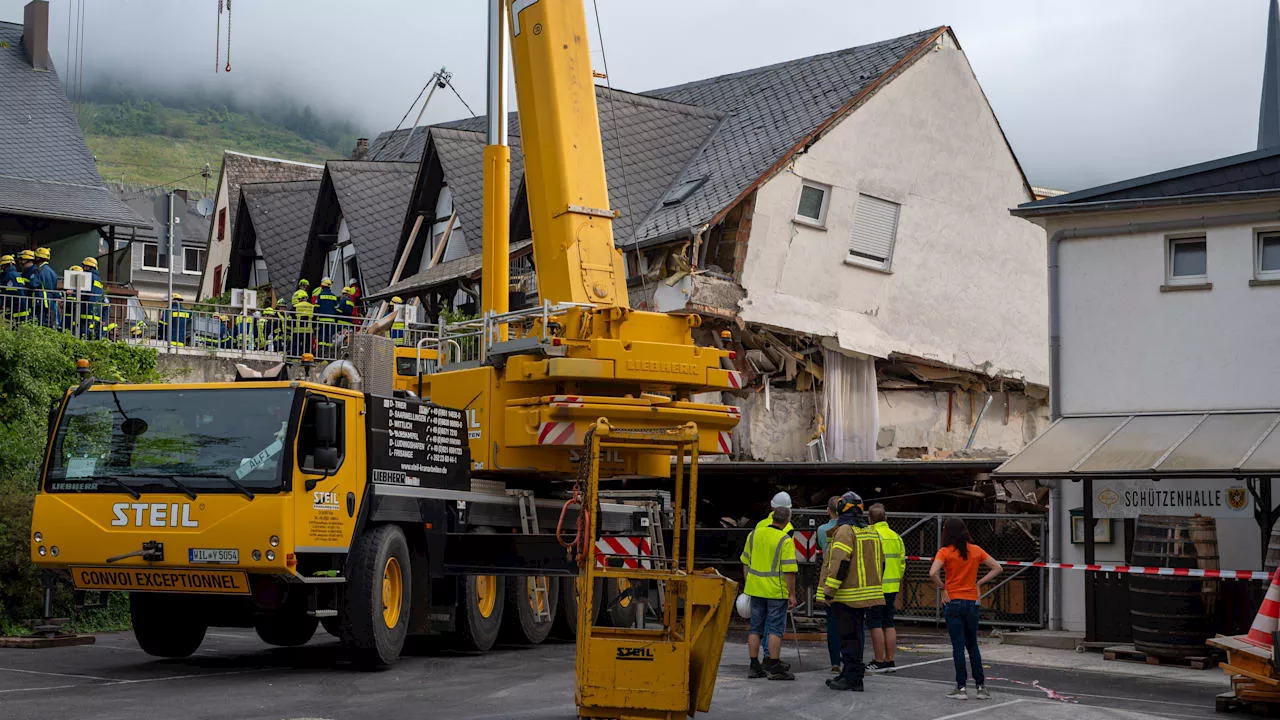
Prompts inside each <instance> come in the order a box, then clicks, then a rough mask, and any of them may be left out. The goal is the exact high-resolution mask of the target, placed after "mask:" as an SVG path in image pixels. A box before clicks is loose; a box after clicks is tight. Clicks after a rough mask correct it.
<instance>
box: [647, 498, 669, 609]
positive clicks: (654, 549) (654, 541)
mask: <svg viewBox="0 0 1280 720" xmlns="http://www.w3.org/2000/svg"><path fill="white" fill-rule="evenodd" d="M645 510H646V519H647V524H648V525H649V554H650V556H652V557H653V560H652V561H651V563H650V564H651V565H652V566H653V569H654V570H661V569H665V568H666V566H667V564H666V561H667V547H666V545H664V544H663V542H662V503H659V502H649V503H646V507H645ZM658 602H659V603H660V605H661V606H662V607H666V605H667V586H666V583H658Z"/></svg>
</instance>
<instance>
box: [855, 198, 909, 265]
mask: <svg viewBox="0 0 1280 720" xmlns="http://www.w3.org/2000/svg"><path fill="white" fill-rule="evenodd" d="M901 211H902V206H901V205H899V204H898V203H896V202H892V201H890V200H884V199H881V198H878V197H873V196H871V195H863V194H859V195H858V206H857V209H856V210H855V211H854V217H853V235H852V237H851V238H850V239H849V254H848V257H846V258H845V260H846V262H850V263H853V264H855V265H863V266H865V267H870V268H874V269H876V270H888V269H889V266H890V265H891V264H892V263H893V246H894V245H895V244H896V243H897V241H898V216H899V214H900V213H901Z"/></svg>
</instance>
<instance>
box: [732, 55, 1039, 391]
mask: <svg viewBox="0 0 1280 720" xmlns="http://www.w3.org/2000/svg"><path fill="white" fill-rule="evenodd" d="M944 37H945V38H946V39H945V41H944V43H943V45H942V47H940V48H939V49H938V50H936V51H935V52H931V53H929V54H928V55H926V56H925V57H923V58H921V59H920V60H919V61H918V62H916V63H915V64H914V65H913V66H912V67H910V68H908V69H907V70H906V71H904V73H903V74H902V75H901V76H899V77H898V78H896V79H894V80H892V81H891V82H889V83H888V85H887V86H886V87H884V88H883V89H882V90H880V92H879V93H878V94H877V95H875V96H874V97H872V98H870V99H869V100H868V101H867V102H866V103H865V105H863V106H862V107H861V108H859V109H857V110H855V111H854V112H853V113H852V115H850V116H849V117H848V118H846V119H845V120H843V121H842V122H840V123H839V124H838V125H837V126H835V127H834V128H833V129H832V130H831V131H830V132H829V133H828V134H827V135H826V136H824V137H823V138H822V139H821V140H819V141H817V142H816V143H815V144H814V145H813V147H811V148H810V149H809V151H808V152H806V153H804V154H802V155H800V156H799V157H797V158H796V160H795V162H794V165H793V167H792V168H791V169H790V170H787V171H783V172H781V173H780V174H778V175H777V176H775V177H774V178H772V179H770V180H769V181H768V182H766V183H764V184H763V185H762V186H761V187H760V189H759V192H758V195H757V197H756V207H755V215H754V218H753V222H752V230H751V236H750V240H749V246H748V249H747V257H746V263H745V266H744V270H743V275H742V278H741V283H742V285H743V287H744V288H745V289H746V291H747V298H746V300H744V301H743V303H742V318H743V319H744V320H746V321H748V322H754V323H761V324H763V325H767V326H773V327H778V328H785V329H790V330H794V331H798V332H801V333H806V334H813V335H818V336H825V337H834V338H836V339H837V341H838V343H839V345H840V346H841V347H842V348H843V349H846V350H851V351H854V352H859V353H864V354H868V355H874V356H876V357H887V356H888V355H889V354H890V353H892V352H898V353H903V354H908V355H914V356H917V357H924V358H930V359H934V360H937V361H940V362H942V363H945V364H947V365H952V366H955V367H959V368H965V369H972V370H976V371H979V372H984V373H988V374H997V373H1003V374H1005V375H1007V376H1013V377H1022V378H1025V379H1027V380H1028V381H1030V382H1033V383H1037V384H1041V385H1046V384H1047V383H1048V359H1047V355H1048V351H1047V348H1048V335H1047V305H1046V302H1047V300H1046V298H1047V280H1046V270H1045V240H1044V238H1045V236H1044V231H1043V230H1041V229H1040V228H1039V227H1036V226H1035V225H1032V224H1031V223H1029V222H1026V221H1025V220H1021V219H1019V218H1014V217H1010V216H1009V213H1008V208H1011V207H1014V206H1015V205H1018V204H1019V203H1023V202H1026V201H1027V200H1029V199H1030V198H1029V197H1028V194H1027V191H1026V189H1025V187H1024V185H1023V179H1022V176H1021V174H1020V173H1019V171H1018V168H1017V165H1016V163H1015V160H1014V157H1013V155H1012V154H1011V153H1010V151H1009V149H1008V148H1007V146H1006V145H1005V141H1004V139H1003V137H1002V135H1001V133H1000V128H999V126H998V125H997V123H996V119H995V116H994V115H993V113H992V112H991V110H990V108H989V107H988V106H987V103H986V100H985V98H984V97H983V95H982V89H981V87H980V86H979V85H978V82H977V80H976V78H975V77H974V75H973V72H972V70H971V69H970V67H969V63H968V61H967V59H966V58H965V56H964V53H963V52H961V51H960V49H959V48H958V47H956V46H955V44H954V42H952V41H951V40H950V37H949V36H944ZM802 179H808V180H812V181H816V182H820V183H825V184H827V185H830V186H831V187H832V194H831V198H830V204H829V208H828V211H827V216H826V224H825V225H826V226H825V229H820V228H815V227H810V226H807V225H804V224H801V223H797V222H795V221H794V220H793V218H794V216H795V211H796V208H797V202H798V199H799V197H800V191H801V186H802ZM859 193H865V194H868V195H872V196H875V197H878V198H883V199H887V200H890V201H893V202H897V203H901V211H900V218H899V223H898V231H897V241H896V246H895V249H894V252H893V259H892V265H891V268H890V272H883V271H879V270H872V269H868V268H866V267H862V266H858V265H851V264H847V263H846V262H845V260H846V257H847V256H848V255H847V250H848V246H849V242H850V238H851V233H852V229H853V219H854V212H855V205H856V202H857V198H858V195H859Z"/></svg>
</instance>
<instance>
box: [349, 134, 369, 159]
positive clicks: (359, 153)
mask: <svg viewBox="0 0 1280 720" xmlns="http://www.w3.org/2000/svg"><path fill="white" fill-rule="evenodd" d="M367 157H369V138H357V139H356V149H355V150H352V151H351V159H352V160H364V159H365V158H367Z"/></svg>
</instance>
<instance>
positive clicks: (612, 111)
mask: <svg viewBox="0 0 1280 720" xmlns="http://www.w3.org/2000/svg"><path fill="white" fill-rule="evenodd" d="M591 9H592V10H593V11H594V12H595V15H596V35H599V36H600V60H601V63H602V64H603V65H604V85H605V87H606V88H608V89H609V117H610V122H611V123H612V124H613V135H614V137H616V138H617V139H618V164H619V166H621V169H622V195H623V197H624V198H626V204H627V218H628V219H629V220H630V221H631V238H632V240H631V243H630V244H631V245H632V246H633V247H634V246H635V245H636V242H637V239H636V235H637V233H638V231H639V225H640V219H639V218H637V217H636V216H635V213H634V212H633V211H632V208H631V187H630V186H629V185H628V184H627V159H626V153H625V151H624V150H623V143H622V133H621V132H619V130H618V111H617V109H616V108H615V107H614V105H613V80H612V79H611V78H610V76H609V55H608V53H606V52H605V49H604V27H603V26H601V24H600V6H599V5H598V4H597V0H591ZM601 144H603V139H602V142H601ZM624 261H625V259H624ZM636 265H637V267H636V270H640V267H638V266H639V265H640V253H639V251H636ZM637 274H638V275H640V290H641V292H643V293H644V295H645V297H646V299H648V296H649V282H648V280H647V278H645V274H644V273H643V272H639V273H637ZM647 301H649V300H647Z"/></svg>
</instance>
